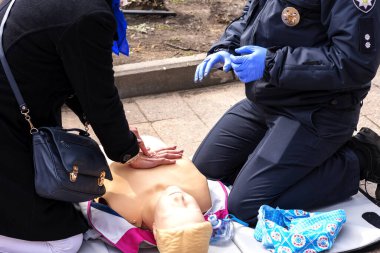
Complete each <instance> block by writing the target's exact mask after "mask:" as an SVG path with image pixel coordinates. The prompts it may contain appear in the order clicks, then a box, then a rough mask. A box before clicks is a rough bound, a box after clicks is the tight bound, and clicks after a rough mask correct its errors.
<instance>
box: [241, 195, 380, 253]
mask: <svg viewBox="0 0 380 253" xmlns="http://www.w3.org/2000/svg"><path fill="white" fill-rule="evenodd" d="M335 209H343V210H345V211H346V214H347V222H346V223H345V224H344V225H343V228H342V230H341V232H340V234H339V235H338V238H337V240H336V241H335V243H334V245H333V247H332V248H331V250H329V251H328V252H329V253H338V252H347V251H352V250H357V249H361V248H363V247H366V246H368V245H371V244H373V243H375V242H378V241H380V229H378V228H376V227H374V226H372V225H371V224H369V223H368V222H367V221H365V220H364V219H363V218H362V214H363V213H365V212H375V213H377V214H378V215H380V208H379V207H378V206H377V205H375V204H374V203H372V202H371V201H370V200H368V199H367V198H366V197H365V196H364V195H363V194H362V193H358V194H356V195H355V196H353V197H351V198H350V199H348V200H347V201H344V202H340V203H338V204H336V205H332V206H328V207H325V208H321V209H318V210H316V211H331V210H335ZM235 228H236V229H235V232H236V235H235V237H234V243H235V244H236V245H237V246H238V247H239V249H240V250H241V252H243V253H250V252H254V253H268V251H266V250H265V249H264V248H263V247H262V246H261V244H260V243H259V242H257V241H256V240H255V239H254V238H253V231H254V230H253V229H251V228H246V227H243V226H241V225H239V224H236V226H235Z"/></svg>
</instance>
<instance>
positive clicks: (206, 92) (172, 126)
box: [63, 71, 380, 253]
mask: <svg viewBox="0 0 380 253" xmlns="http://www.w3.org/2000/svg"><path fill="white" fill-rule="evenodd" d="M244 97H245V95H244V87H243V84H241V83H238V82H236V83H231V84H228V85H222V86H214V87H211V88H210V87H209V88H202V87H201V86H199V88H198V89H194V90H188V91H180V92H172V93H166V94H161V95H152V96H144V97H134V98H129V99H125V100H123V104H124V109H125V113H126V116H127V118H128V121H129V123H130V125H133V126H136V127H137V128H138V129H139V131H140V133H141V134H147V135H153V136H157V137H159V138H161V139H162V140H163V141H164V142H165V143H167V144H170V145H172V144H175V145H178V147H182V148H184V149H185V154H186V155H187V156H191V155H192V154H193V153H194V152H195V150H196V148H197V147H198V146H199V144H200V143H201V141H202V139H203V138H204V137H205V135H206V134H207V132H208V131H209V130H210V128H211V127H212V126H213V125H214V123H215V122H216V121H217V120H218V118H219V117H220V116H222V114H223V113H224V112H225V111H226V110H227V109H228V108H229V107H230V106H232V105H233V104H235V103H236V102H238V101H239V100H241V99H243V98H244ZM379 103H380V71H379V73H378V74H377V76H376V78H375V79H374V83H373V86H372V90H371V92H370V93H369V95H368V97H367V98H366V100H365V102H364V106H363V109H362V114H361V118H360V123H359V128H358V129H360V127H361V126H367V127H370V128H372V129H373V130H375V131H376V132H377V133H379V134H380V106H379ZM63 114H64V115H63V118H64V125H65V126H76V127H78V126H80V122H79V121H78V120H77V119H76V118H75V117H74V116H73V114H72V113H71V112H68V111H64V112H63ZM92 136H94V135H92ZM372 189H373V187H372ZM359 252H366V253H367V252H371V253H372V252H380V244H378V245H376V246H374V247H370V248H369V249H366V250H362V251H359Z"/></svg>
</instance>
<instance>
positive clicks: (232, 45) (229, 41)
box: [208, 0, 257, 54]
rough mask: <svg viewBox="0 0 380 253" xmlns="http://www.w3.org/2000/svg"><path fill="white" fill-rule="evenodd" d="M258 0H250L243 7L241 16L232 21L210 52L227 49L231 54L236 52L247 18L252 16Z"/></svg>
mask: <svg viewBox="0 0 380 253" xmlns="http://www.w3.org/2000/svg"><path fill="white" fill-rule="evenodd" d="M256 2H257V0H249V1H248V2H247V4H246V5H245V7H244V9H243V14H242V16H241V17H239V18H237V19H235V20H234V21H232V22H231V23H230V24H229V25H228V26H227V28H226V30H225V31H224V33H223V35H222V36H221V38H220V39H219V41H218V42H217V43H215V44H214V45H213V46H212V47H211V49H210V51H209V52H208V53H209V54H212V53H214V52H216V51H219V50H227V51H229V52H230V53H231V54H235V49H236V48H238V47H240V36H241V34H242V33H243V31H244V29H245V27H246V25H247V20H248V19H249V18H250V14H251V13H252V8H253V5H256V4H257V3H256Z"/></svg>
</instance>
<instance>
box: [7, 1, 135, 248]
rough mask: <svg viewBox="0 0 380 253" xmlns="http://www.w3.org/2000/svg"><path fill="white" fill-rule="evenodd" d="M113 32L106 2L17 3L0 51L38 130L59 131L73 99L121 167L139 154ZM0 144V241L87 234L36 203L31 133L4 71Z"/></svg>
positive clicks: (61, 208) (65, 215)
mask: <svg viewBox="0 0 380 253" xmlns="http://www.w3.org/2000/svg"><path fill="white" fill-rule="evenodd" d="M8 2H9V0H5V1H3V3H2V4H1V6H0V17H1V18H2V17H3V15H4V12H5V9H6V7H7V6H8V5H7V3H8ZM115 31H116V22H115V20H114V16H113V13H112V11H111V8H110V5H109V3H107V1H106V0H17V1H16V2H15V4H14V6H13V8H12V11H11V13H10V16H9V19H8V21H7V23H6V26H5V30H4V38H3V45H4V50H5V53H6V58H7V59H8V62H9V65H10V67H11V70H12V72H13V74H14V76H15V79H16V81H17V83H18V85H19V87H20V90H21V93H22V94H23V96H24V99H25V102H26V103H27V105H28V106H29V108H30V111H31V113H30V115H31V117H32V121H33V123H34V125H35V126H36V127H41V126H57V125H60V124H61V118H60V117H61V115H60V110H61V106H62V105H63V104H64V102H65V100H66V99H67V98H68V97H70V96H71V95H74V94H75V95H76V96H77V98H78V100H79V102H80V105H81V107H82V109H83V111H84V113H85V114H86V117H87V119H88V120H89V122H90V123H91V125H92V128H93V129H94V131H95V133H96V135H97V137H98V138H99V140H100V142H101V144H102V145H103V146H104V148H105V151H106V153H107V155H108V157H109V158H111V159H112V160H115V161H120V162H123V161H125V160H126V159H128V158H129V157H130V156H134V155H136V154H137V152H138V150H139V148H138V144H137V141H136V137H135V136H134V134H133V133H132V132H130V131H129V127H128V122H127V120H126V118H125V114H124V111H123V106H122V104H121V102H120V99H119V96H118V91H117V89H116V87H115V86H114V77H113V74H114V73H113V70H112V50H111V48H112V43H113V38H114V35H115ZM78 127H80V126H78ZM0 136H1V137H0V140H1V141H0V203H1V208H0V217H1V219H0V235H5V236H9V237H15V238H19V239H24V240H38V241H40V240H42V241H46V240H57V239H63V238H66V237H69V236H73V235H75V234H79V233H82V232H83V231H85V230H86V228H87V225H86V223H85V222H84V220H83V218H82V217H81V215H80V214H79V213H78V212H77V211H76V210H75V209H74V207H73V205H72V204H71V203H65V202H60V201H54V200H48V199H44V198H41V197H39V196H37V195H36V192H35V190H34V168H33V159H32V148H31V140H32V138H31V135H30V134H29V125H28V123H27V122H26V121H25V120H24V119H23V117H22V115H21V114H20V111H19V109H18V104H17V102H16V100H15V97H14V95H13V93H12V91H11V89H10V86H9V83H8V81H7V79H6V77H5V74H4V72H3V70H2V68H1V69H0Z"/></svg>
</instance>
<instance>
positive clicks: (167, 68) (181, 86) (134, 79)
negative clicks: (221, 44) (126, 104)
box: [114, 54, 236, 98]
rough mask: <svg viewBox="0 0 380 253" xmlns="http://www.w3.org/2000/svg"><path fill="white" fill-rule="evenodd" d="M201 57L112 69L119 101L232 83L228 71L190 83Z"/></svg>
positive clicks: (214, 73) (126, 65)
mask: <svg viewBox="0 0 380 253" xmlns="http://www.w3.org/2000/svg"><path fill="white" fill-rule="evenodd" d="M205 57H206V55H205V54H198V55H192V56H185V57H178V58H168V59H163V60H155V61H149V62H140V63H132V64H123V65H117V66H114V71H115V83H116V86H117V88H118V90H119V95H120V97H121V98H128V97H136V96H145V95H151V94H157V93H164V92H171V91H179V90H188V89H194V88H199V87H205V86H211V85H218V84H224V83H228V82H232V81H236V79H235V78H234V75H233V74H232V72H229V73H224V72H223V71H212V72H211V73H210V75H209V77H207V78H205V80H203V82H202V83H200V84H195V83H194V72H195V69H196V67H197V65H198V64H199V63H201V62H202V61H203V59H204V58H205Z"/></svg>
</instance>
